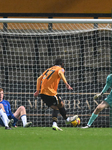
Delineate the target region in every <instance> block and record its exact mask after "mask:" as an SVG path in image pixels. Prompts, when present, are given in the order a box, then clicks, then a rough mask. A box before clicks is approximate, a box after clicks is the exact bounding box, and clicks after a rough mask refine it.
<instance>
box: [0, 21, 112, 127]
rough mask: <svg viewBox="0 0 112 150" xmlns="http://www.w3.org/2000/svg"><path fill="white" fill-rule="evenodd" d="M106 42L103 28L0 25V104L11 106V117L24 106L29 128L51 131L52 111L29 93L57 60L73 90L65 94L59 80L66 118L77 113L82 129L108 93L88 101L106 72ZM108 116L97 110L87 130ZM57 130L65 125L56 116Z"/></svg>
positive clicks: (108, 37) (98, 89) (108, 60)
mask: <svg viewBox="0 0 112 150" xmlns="http://www.w3.org/2000/svg"><path fill="white" fill-rule="evenodd" d="M111 43H112V42H111V25H109V24H75V23H74V24H73V23H72V24H70V23H67V24H65V23H63V24H60V23H59V24H57V23H55V24H47V23H46V24H44V23H8V24H3V23H0V64H1V65H0V86H1V88H3V89H4V92H5V95H4V99H6V100H9V102H10V103H11V108H12V112H14V111H15V110H16V109H17V108H18V107H19V106H20V105H24V106H25V108H26V111H27V116H28V120H29V121H32V122H33V126H51V125H52V117H51V116H52V110H51V109H49V108H47V107H46V105H45V104H43V103H42V100H41V99H40V97H38V98H36V99H35V98H34V96H33V93H34V92H35V91H36V79H37V78H38V76H39V75H41V74H42V72H43V71H45V70H46V69H47V68H48V67H51V66H52V65H53V64H54V60H55V59H56V58H58V57H61V58H62V59H63V60H64V64H65V65H64V67H65V76H66V78H67V81H68V83H69V84H70V85H71V86H72V87H73V89H74V91H69V90H67V89H66V87H65V85H64V83H63V82H62V81H61V82H60V84H59V88H58V93H59V94H60V96H61V97H62V99H63V102H64V104H65V108H66V111H67V115H68V116H73V115H74V114H78V115H79V118H80V120H81V124H80V126H83V125H86V124H87V122H88V120H89V117H90V115H91V113H92V112H93V110H94V109H95V108H96V106H97V105H98V104H99V103H100V102H101V101H102V100H103V99H104V98H105V97H106V96H107V94H108V93H106V94H105V95H103V96H102V97H101V98H100V99H97V100H96V101H94V100H93V96H94V95H95V93H99V92H101V90H102V89H103V87H104V85H105V82H106V77H107V75H108V74H109V73H110V72H111ZM108 92H109V91H108ZM109 116H110V115H109V108H108V109H105V110H103V111H102V112H101V113H100V114H99V117H98V119H96V121H95V122H94V123H93V126H97V127H108V126H109V120H110V118H109ZM18 124H19V125H20V124H21V122H19V123H18ZM58 125H59V126H68V125H65V122H64V120H63V118H62V117H61V116H60V115H58ZM69 126H71V125H69Z"/></svg>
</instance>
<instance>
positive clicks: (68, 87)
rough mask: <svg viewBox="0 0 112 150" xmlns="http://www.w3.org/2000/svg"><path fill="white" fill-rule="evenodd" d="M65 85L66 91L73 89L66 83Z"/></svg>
mask: <svg viewBox="0 0 112 150" xmlns="http://www.w3.org/2000/svg"><path fill="white" fill-rule="evenodd" d="M65 84H66V87H67V89H69V90H73V88H72V87H71V86H70V85H69V84H68V83H65Z"/></svg>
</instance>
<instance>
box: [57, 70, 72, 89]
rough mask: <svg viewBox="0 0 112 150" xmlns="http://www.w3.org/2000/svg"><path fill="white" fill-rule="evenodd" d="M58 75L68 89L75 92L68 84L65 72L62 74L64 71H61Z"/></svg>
mask: <svg viewBox="0 0 112 150" xmlns="http://www.w3.org/2000/svg"><path fill="white" fill-rule="evenodd" d="M58 75H59V77H60V78H61V79H62V80H63V82H64V83H65V85H66V87H67V89H69V90H73V88H72V87H71V86H70V85H69V84H68V83H67V80H66V78H65V76H64V72H62V70H59V72H58Z"/></svg>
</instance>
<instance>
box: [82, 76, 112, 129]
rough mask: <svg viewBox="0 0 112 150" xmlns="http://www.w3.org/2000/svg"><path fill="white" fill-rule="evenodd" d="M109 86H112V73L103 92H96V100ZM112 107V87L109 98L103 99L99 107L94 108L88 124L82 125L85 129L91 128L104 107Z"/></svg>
mask: <svg viewBox="0 0 112 150" xmlns="http://www.w3.org/2000/svg"><path fill="white" fill-rule="evenodd" d="M109 88H112V74H109V75H108V76H107V79H106V85H105V86H104V88H103V90H102V92H101V93H99V94H96V95H95V96H94V98H93V99H94V100H95V99H97V98H98V97H100V96H101V95H103V94H104V93H105V92H106V91H107V90H108V89H109ZM109 106H110V107H112V89H111V92H110V94H109V95H108V96H107V98H105V99H104V101H102V102H101V103H100V104H99V105H98V106H97V107H96V109H95V110H94V112H93V113H92V115H91V117H90V119H89V121H88V123H87V126H85V127H82V128H83V129H85V128H89V127H91V125H92V123H93V122H94V120H95V119H96V118H97V117H98V114H99V113H100V112H101V111H102V110H103V109H104V108H107V107H109Z"/></svg>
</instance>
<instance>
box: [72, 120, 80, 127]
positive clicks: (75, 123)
mask: <svg viewBox="0 0 112 150" xmlns="http://www.w3.org/2000/svg"><path fill="white" fill-rule="evenodd" d="M71 124H72V125H73V126H74V127H76V126H78V125H80V118H77V119H76V120H74V121H72V122H71Z"/></svg>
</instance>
